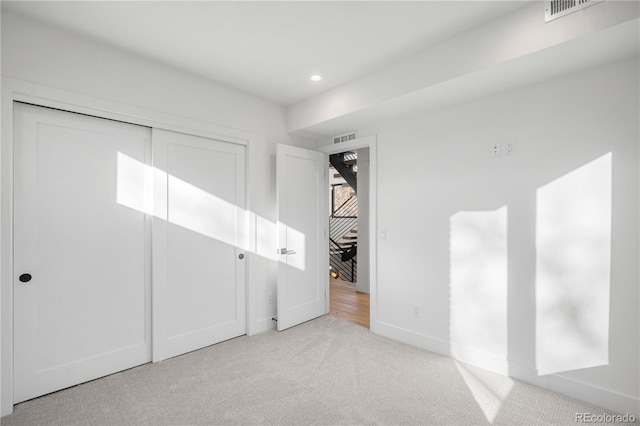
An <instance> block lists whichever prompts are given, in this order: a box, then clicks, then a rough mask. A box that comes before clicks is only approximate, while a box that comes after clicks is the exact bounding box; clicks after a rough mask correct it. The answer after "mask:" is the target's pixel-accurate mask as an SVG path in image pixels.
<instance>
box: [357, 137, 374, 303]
mask: <svg viewBox="0 0 640 426" xmlns="http://www.w3.org/2000/svg"><path fill="white" fill-rule="evenodd" d="M369 164H370V159H369V148H363V149H359V150H358V255H357V256H358V257H357V259H358V281H357V282H356V290H357V291H360V292H363V293H369V285H370V282H371V277H370V276H369V267H370V260H369Z"/></svg>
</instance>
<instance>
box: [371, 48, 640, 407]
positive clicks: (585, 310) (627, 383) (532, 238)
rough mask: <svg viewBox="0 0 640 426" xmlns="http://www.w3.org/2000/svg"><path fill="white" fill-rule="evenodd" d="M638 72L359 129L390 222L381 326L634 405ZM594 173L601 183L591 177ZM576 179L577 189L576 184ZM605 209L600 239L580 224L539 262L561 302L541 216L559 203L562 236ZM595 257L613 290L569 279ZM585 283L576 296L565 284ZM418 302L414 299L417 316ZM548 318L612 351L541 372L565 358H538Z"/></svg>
mask: <svg viewBox="0 0 640 426" xmlns="http://www.w3.org/2000/svg"><path fill="white" fill-rule="evenodd" d="M638 75H639V67H638V61H637V58H635V59H632V60H628V61H624V62H620V63H615V64H610V65H607V66H604V67H599V68H595V69H591V70H589V71H585V72H582V73H579V74H575V75H569V76H566V77H563V78H558V79H555V80H552V81H547V82H544V83H540V84H537V85H534V86H530V87H524V88H520V89H516V90H512V91H509V92H505V93H502V94H499V95H495V96H491V97H487V98H484V99H481V100H478V101H474V102H472V103H468V104H464V105H459V106H455V107H451V108H448V109H444V110H440V111H436V112H433V111H431V112H425V113H421V114H415V115H412V116H410V117H405V118H402V119H398V120H395V121H391V122H384V123H382V124H380V125H379V126H377V127H372V128H370V129H358V130H359V132H360V134H377V140H378V149H379V151H378V152H379V156H378V158H379V160H378V194H377V197H378V204H377V205H378V229H379V230H380V231H382V230H385V229H386V231H387V239H386V240H385V241H380V242H379V248H378V259H377V261H378V263H377V271H378V284H377V301H378V302H377V303H378V304H377V312H376V318H377V322H376V324H372V329H374V330H375V331H376V332H378V333H381V334H383V335H386V336H389V337H393V338H396V339H400V340H403V341H406V342H410V343H412V344H416V345H419V346H422V347H425V348H428V349H430V350H433V351H436V352H440V353H445V354H452V355H453V356H455V357H457V358H459V359H461V360H463V361H466V362H470V363H473V364H476V365H478V366H480V367H484V368H487V369H492V370H495V371H499V372H502V373H505V374H509V375H511V376H512V377H516V378H522V379H524V380H526V381H529V382H531V383H534V384H538V385H540V386H544V387H547V388H550V389H552V390H556V391H559V392H562V393H565V394H568V395H570V396H573V397H576V398H578V399H583V400H587V401H589V402H592V403H595V404H597V405H600V406H604V407H606V408H610V409H612V410H615V411H618V412H629V413H634V414H635V415H636V416H637V415H638V414H639V413H638V411H639V404H638V397H639V394H640V390H639V378H640V372H639V364H640V362H639V347H640V342H639V324H640V321H639V313H638V312H639V310H638V303H639V291H638V286H639V277H638V275H639V274H638V259H639V247H638V246H639V241H638V235H639V226H638V225H639V223H638V218H639V201H638V199H639V165H638V163H639V161H638V160H639V142H638V141H639V116H640V115H639V114H640V111H639V87H638V86H639V83H638ZM505 141H515V143H516V154H515V155H512V156H506V155H502V156H500V157H492V156H491V145H492V144H493V143H495V142H499V143H502V142H505ZM609 153H610V154H611V156H610V157H607V154H609ZM503 154H504V153H503ZM608 158H610V159H611V160H610V161H611V163H610V164H611V169H610V171H607V170H609V169H608V168H607V167H608V166H607V163H606V162H607V161H609V160H608ZM598 159H600V160H599V161H596V162H594V161H595V160H598ZM597 164H599V165H600V166H597V167H598V168H597V170H596V169H595V168H594V167H596V165H597ZM602 165H604V168H603V167H601V166H602ZM603 170H604V174H603ZM593 171H595V172H596V175H595V176H596V177H597V179H596V180H593V178H590V177H589V174H590V173H592V172H593ZM598 173H599V174H598ZM568 176H572V177H571V178H569V177H568ZM576 177H577V178H576ZM576 179H578V181H577V182H578V185H575V186H574V187H571V185H570V184H575V182H576ZM580 179H583V181H584V182H585V183H584V184H581V183H580V182H581V181H580ZM589 179H591V181H590V180H589ZM609 180H610V181H611V184H610V185H611V186H610V187H609V189H607V185H608V182H609ZM603 182H604V185H601V184H602V183H603ZM565 184H566V185H565ZM563 185H564V187H568V188H570V189H569V190H568V191H566V190H565V193H564V194H561V196H562V198H557V197H556V201H558V203H557V204H555V203H551V204H549V202H548V197H546V195H545V194H548V193H549V188H556V189H558V188H562V187H563ZM567 185H568V186H567ZM595 186H598V187H599V188H600V189H598V190H596V189H594V187H595ZM597 191H601V192H602V191H604V193H607V194H609V196H610V197H611V201H608V200H607V196H606V195H604V196H602V197H601V198H600V199H596V200H595V201H596V203H595V204H593V203H592V204H591V207H593V208H589V209H582V210H579V211H573V213H572V215H569V221H567V213H566V211H565V210H566V209H571V205H570V204H571V202H573V200H574V199H575V200H578V201H576V203H578V202H582V201H581V200H584V199H586V200H588V201H589V197H593V196H594V195H593V194H596V193H598V192H597ZM551 199H552V200H553V198H551ZM567 201H568V202H567ZM591 201H593V200H591ZM545 203H546V204H545ZM542 204H545V205H544V206H543V205H542ZM567 205H568V206H567ZM576 205H579V204H576ZM594 210H603V211H605V213H603V216H601V217H604V222H602V221H601V222H600V223H601V225H602V227H601V231H602V232H603V235H599V236H598V237H599V238H600V239H599V240H590V239H589V238H590V237H589V238H587V236H586V235H585V236H584V238H583V237H582V236H580V235H577V236H576V235H574V236H573V237H572V238H573V239H574V240H575V241H569V243H574V246H573V247H572V248H571V250H568V251H567V250H565V251H564V252H562V249H561V248H560V246H562V245H563V244H568V243H567V241H558V245H559V248H558V250H559V252H558V253H557V255H555V254H554V253H551V256H550V257H551V261H552V262H553V261H557V262H558V263H562V262H564V263H562V264H559V265H555V266H554V267H556V269H553V268H550V270H545V271H544V274H545V277H546V279H550V280H551V281H552V282H553V283H555V284H556V286H557V288H552V289H551V300H550V301H549V300H546V299H544V296H545V295H544V294H540V292H541V291H543V290H544V286H543V285H542V282H541V279H542V275H543V273H542V272H541V271H542V269H541V268H543V267H544V266H545V264H544V262H545V261H546V260H545V259H547V258H546V257H545V256H547V255H548V253H541V252H540V251H541V250H542V249H541V248H540V247H542V243H541V237H540V235H541V233H542V232H543V231H544V229H541V228H543V227H548V226H549V225H548V224H545V223H546V222H545V221H544V220H543V219H542V218H541V217H542V216H543V213H544V212H546V213H544V214H548V211H550V212H551V213H554V212H556V211H557V212H558V221H559V222H558V223H561V224H563V227H562V228H560V229H556V230H555V231H554V232H552V233H551V238H554V237H555V235H556V234H557V235H563V232H564V230H565V228H571V229H573V228H575V227H576V226H578V228H577V229H579V226H580V224H581V223H587V224H589V223H590V222H589V221H590V220H597V218H596V219H593V216H594ZM606 211H609V212H610V215H611V219H610V221H609V222H608V224H607V220H606V218H607V216H606ZM563 221H564V222H563ZM572 222H573V223H572ZM584 230H585V231H586V232H591V228H584ZM569 240H571V238H569ZM590 241H597V243H593V242H590ZM536 244H538V245H540V247H537V245H536ZM564 247H566V245H565V246H564ZM608 247H610V253H611V254H610V261H609V255H608ZM552 250H553V248H552ZM594 253H595V256H593V255H594ZM589 255H591V256H592V257H591V258H589ZM465 256H466V257H465ZM478 259H480V260H478ZM559 259H560V260H559ZM576 259H577V260H578V263H577V264H576V263H575V262H574V261H575V260H576ZM585 259H586V260H585ZM547 260H548V259H547ZM567 262H569V263H570V262H574V263H573V264H571V265H569V266H567V265H566V263H567ZM594 263H595V264H598V265H600V266H601V267H600V269H599V270H603V271H605V272H606V274H605V275H604V278H602V277H600V278H599V279H601V280H603V283H604V284H603V285H605V286H606V287H607V289H608V292H607V293H606V294H599V295H597V297H595V298H593V297H592V298H591V299H589V300H587V299H588V298H587V299H582V296H583V295H584V294H587V295H589V292H590V291H592V290H590V289H591V288H592V287H590V286H591V285H592V284H593V283H592V282H591V281H593V280H595V279H596V278H593V277H590V276H586V277H585V276H584V274H583V275H582V276H581V278H580V280H578V282H577V283H573V284H567V280H569V278H571V277H569V278H567V275H568V276H574V278H575V276H580V274H581V273H583V272H585V271H587V272H589V271H592V270H593V265H594ZM536 274H538V276H537V275H536ZM576 274H577V275H576ZM549 277H550V278H549ZM456 283H462V287H461V288H462V291H460V289H459V288H454V287H455V286H456V285H457V284H456ZM600 284H602V283H600ZM600 284H598V285H600ZM571 285H573V286H574V287H573V288H572V287H571ZM576 286H577V287H576ZM576 288H577V290H578V291H577V292H575V293H574V294H569V293H568V294H561V293H559V289H563V291H565V290H566V292H570V291H575V290H576ZM536 292H538V293H536ZM553 292H555V293H553ZM465 297H466V298H467V300H465ZM607 298H608V300H607ZM556 302H557V305H558V306H560V310H559V311H556V312H555V314H553V313H549V312H550V311H545V310H543V309H542V307H543V306H544V305H545V303H552V304H553V303H556ZM413 305H419V307H420V316H415V315H414V308H413ZM556 307H557V306H556ZM591 309H593V312H594V315H596V314H595V311H596V310H597V309H600V311H601V312H600V314H598V315H600V316H599V317H598V316H594V318H603V317H602V315H601V314H602V312H605V316H606V317H605V318H604V320H605V321H606V320H608V321H609V327H608V328H607V327H606V326H605V327H604V329H605V334H606V330H607V329H608V334H607V335H606V336H605V337H602V336H599V337H598V336H597V335H595V334H593V333H591V332H592V330H591V329H590V327H589V326H588V324H589V323H588V321H589V320H590V319H589V318H590V316H589V312H590V310H591ZM585 314H586V315H585ZM553 315H557V316H558V318H555V317H553ZM546 319H551V320H557V324H558V328H557V331H556V334H558V336H555V337H558V338H559V341H560V342H562V341H563V337H564V335H565V334H566V335H567V337H571V336H570V335H571V334H572V333H573V334H575V333H578V335H577V336H574V337H576V338H577V339H579V340H580V339H582V340H581V341H587V344H592V345H593V348H594V349H593V350H594V351H595V350H596V348H599V349H598V350H601V349H602V348H604V351H605V355H604V357H602V356H601V355H602V354H600V358H599V362H596V361H594V359H595V358H594V359H591V360H590V359H588V356H585V357H583V356H582V355H581V354H580V353H572V352H571V351H572V350H575V348H572V347H571V345H569V346H568V347H566V348H560V349H559V350H563V351H566V352H567V353H568V354H569V355H571V356H574V357H575V359H576V361H575V364H574V366H573V367H574V368H567V367H566V366H565V368H562V369H560V370H558V371H556V372H555V373H554V374H545V372H543V371H537V367H540V366H541V365H543V364H544V362H541V360H542V361H544V360H543V358H545V357H552V356H553V355H554V354H540V353H538V354H537V357H538V358H536V339H546V338H547V337H548V336H545V335H539V334H538V335H537V334H536V324H540V323H541V321H542V320H546ZM563 321H564V322H563ZM567 321H568V322H567ZM551 323H552V324H554V323H553V321H552V322H551ZM585 324H587V326H586V327H585ZM562 327H565V328H566V329H565V328H562ZM572 327H573V329H572ZM580 327H583V328H582V329H580ZM591 328H594V329H595V328H597V327H596V325H593V327H591ZM599 328H602V327H599ZM549 334H552V333H549ZM592 334H593V336H592ZM589 338H592V340H593V342H591V343H589V342H588V339H589ZM598 339H600V340H598ZM603 339H606V340H603ZM583 343H584V342H583ZM585 362H586V364H585ZM589 363H591V364H589ZM489 388H490V387H489Z"/></svg>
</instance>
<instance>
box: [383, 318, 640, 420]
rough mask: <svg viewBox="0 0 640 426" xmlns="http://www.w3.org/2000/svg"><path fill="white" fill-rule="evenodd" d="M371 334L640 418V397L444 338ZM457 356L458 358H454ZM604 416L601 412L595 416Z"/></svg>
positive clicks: (396, 331)
mask: <svg viewBox="0 0 640 426" xmlns="http://www.w3.org/2000/svg"><path fill="white" fill-rule="evenodd" d="M371 331H372V332H373V333H376V334H379V335H381V336H384V337H387V338H389V339H392V340H397V341H400V342H403V343H407V344H409V345H412V346H416V347H418V348H421V349H425V350H428V351H430V352H433V353H436V354H439V355H443V356H446V357H449V358H454V359H456V360H459V361H461V362H464V363H466V364H470V365H473V366H475V367H479V368H482V369H485V370H489V371H492V372H494V373H498V374H501V375H503V376H509V377H512V378H514V379H517V380H521V381H523V382H527V383H529V384H532V385H535V386H538V387H541V388H543V389H547V390H550V391H553V392H557V393H560V394H562V395H565V396H568V397H570V398H574V399H577V400H580V401H584V402H587V403H589V404H593V405H597V406H598V407H602V408H604V409H606V410H609V411H613V412H615V413H620V414H630V415H633V416H635V418H636V419H638V418H640V398H639V397H634V396H630V395H624V394H621V393H618V392H615V391H611V390H608V389H603V388H600V387H597V386H593V385H590V384H587V383H582V382H579V381H576V380H573V379H570V378H567V377H564V376H561V375H558V374H549V375H544V376H541V375H539V374H538V372H537V370H536V369H535V368H534V367H531V366H526V365H522V364H518V363H513V362H508V361H507V360H505V359H503V358H501V357H498V356H495V355H492V354H489V353H486V352H482V351H478V350H475V349H472V348H466V347H463V346H459V345H451V344H450V343H449V342H446V341H444V340H441V339H437V338H433V337H430V336H426V335H424V334H420V333H416V332H414V331H411V330H407V329H404V328H401V327H398V326H395V325H391V324H388V323H384V322H381V321H374V322H373V323H372V324H371ZM453 354H455V356H453ZM592 414H601V413H592Z"/></svg>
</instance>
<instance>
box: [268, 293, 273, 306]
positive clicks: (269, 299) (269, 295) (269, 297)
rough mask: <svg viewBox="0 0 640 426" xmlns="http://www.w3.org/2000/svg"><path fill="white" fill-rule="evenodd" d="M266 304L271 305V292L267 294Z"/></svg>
mask: <svg viewBox="0 0 640 426" xmlns="http://www.w3.org/2000/svg"><path fill="white" fill-rule="evenodd" d="M267 303H268V304H269V305H273V292H272V291H270V292H268V293H267Z"/></svg>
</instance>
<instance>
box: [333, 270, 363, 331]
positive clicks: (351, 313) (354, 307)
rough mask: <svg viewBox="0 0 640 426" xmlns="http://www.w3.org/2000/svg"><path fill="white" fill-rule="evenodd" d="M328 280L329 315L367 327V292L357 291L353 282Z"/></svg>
mask: <svg viewBox="0 0 640 426" xmlns="http://www.w3.org/2000/svg"><path fill="white" fill-rule="evenodd" d="M329 280H330V282H329V288H330V299H331V300H330V309H329V315H331V316H333V317H336V318H340V319H343V320H345V321H349V322H352V323H354V324H358V325H360V326H362V327H366V328H369V294H368V293H360V292H357V291H356V286H355V284H354V283H350V282H348V281H342V280H340V279H335V278H329Z"/></svg>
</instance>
